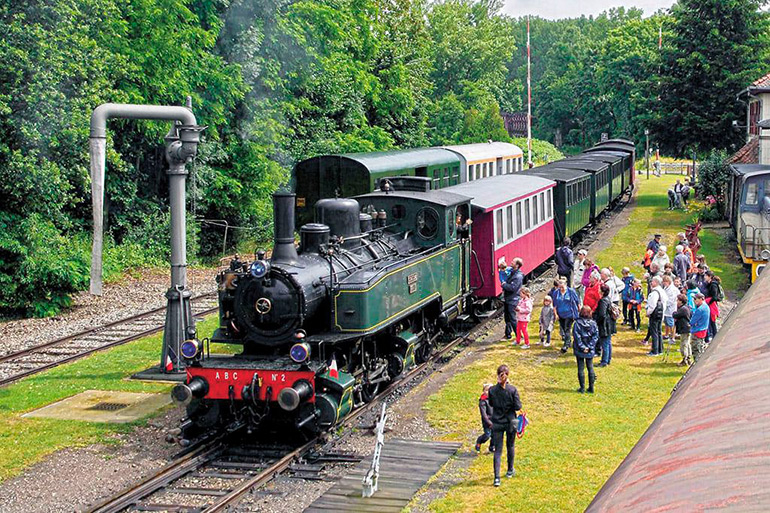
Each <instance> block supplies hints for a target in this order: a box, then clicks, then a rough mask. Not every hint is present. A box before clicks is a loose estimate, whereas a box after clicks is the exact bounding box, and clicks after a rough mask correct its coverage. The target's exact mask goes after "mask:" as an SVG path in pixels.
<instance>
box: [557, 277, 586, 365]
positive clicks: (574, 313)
mask: <svg viewBox="0 0 770 513" xmlns="http://www.w3.org/2000/svg"><path fill="white" fill-rule="evenodd" d="M553 308H554V310H556V315H558V316H559V332H560V333H561V339H562V346H561V352H562V353H566V352H567V350H568V349H569V348H570V346H571V345H572V325H573V324H574V322H575V319H577V318H578V314H579V313H580V297H578V294H577V292H575V289H572V288H569V287H568V286H567V280H565V279H564V278H562V279H561V280H559V290H558V292H556V294H555V297H554V298H553Z"/></svg>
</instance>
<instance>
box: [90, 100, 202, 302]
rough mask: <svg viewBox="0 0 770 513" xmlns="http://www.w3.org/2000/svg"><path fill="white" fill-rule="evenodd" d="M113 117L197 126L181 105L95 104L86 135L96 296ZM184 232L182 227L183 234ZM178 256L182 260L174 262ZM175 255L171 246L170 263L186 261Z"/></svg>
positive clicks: (172, 129) (93, 287)
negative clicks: (108, 144)
mask: <svg viewBox="0 0 770 513" xmlns="http://www.w3.org/2000/svg"><path fill="white" fill-rule="evenodd" d="M188 103H189V100H188ZM115 118H120V119H154V120H168V121H174V122H176V121H178V122H180V123H181V124H183V125H190V126H193V125H197V121H196V119H195V115H194V114H193V113H192V111H191V110H190V109H189V108H186V107H181V106H166V105H131V104H120V103H103V104H102V105H99V106H98V107H96V108H95V109H94V112H93V114H91V136H90V138H89V145H90V151H91V201H92V204H93V211H94V212H93V214H94V216H93V217H94V236H93V247H92V252H91V286H90V291H91V294H93V295H96V296H101V295H102V244H103V229H104V224H103V215H104V214H103V212H104V167H105V163H106V146H107V144H106V143H107V120H108V119H115ZM173 132H174V127H173V126H172V127H171V130H170V131H169V135H173ZM183 193H184V189H183ZM182 201H183V203H182V205H183V206H184V199H183V200H182ZM173 203H174V201H173V200H172V217H173V215H174V212H173V210H174V209H173ZM182 223H184V212H182ZM172 224H173V223H172ZM183 227H184V225H183ZM172 231H173V230H172ZM184 233H185V232H184V229H183V230H182V234H184ZM172 237H173V235H172ZM182 250H183V251H184V246H182ZM180 256H181V261H176V262H175V260H178V259H179V257H180ZM174 257H175V255H174V254H173V248H172V256H171V265H172V266H173V265H175V264H180V263H183V262H184V260H185V257H184V256H183V255H176V257H177V259H175V258H174Z"/></svg>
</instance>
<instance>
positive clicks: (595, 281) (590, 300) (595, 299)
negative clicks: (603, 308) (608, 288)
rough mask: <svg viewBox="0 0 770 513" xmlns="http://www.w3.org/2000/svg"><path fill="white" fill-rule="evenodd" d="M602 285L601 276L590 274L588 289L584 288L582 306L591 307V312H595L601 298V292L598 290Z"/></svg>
mask: <svg viewBox="0 0 770 513" xmlns="http://www.w3.org/2000/svg"><path fill="white" fill-rule="evenodd" d="M601 285H602V280H601V275H600V274H599V273H598V272H596V273H594V274H591V277H590V278H589V281H588V287H586V295H585V297H584V298H583V304H584V305H586V306H590V307H591V311H592V312H593V311H594V310H596V306H597V305H598V304H599V300H600V299H601V298H602V291H601V289H600V287H601Z"/></svg>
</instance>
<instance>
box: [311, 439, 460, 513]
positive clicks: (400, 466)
mask: <svg viewBox="0 0 770 513" xmlns="http://www.w3.org/2000/svg"><path fill="white" fill-rule="evenodd" d="M460 446H461V444H459V443H450V442H425V441H420V440H401V439H393V440H386V441H385V445H384V446H383V448H382V457H381V459H380V479H379V489H378V490H377V492H376V493H375V494H374V495H373V496H372V497H368V498H363V497H361V490H362V486H361V481H362V480H363V478H364V476H365V475H366V473H367V471H368V470H369V468H370V467H371V464H372V459H371V458H367V459H365V460H364V461H362V462H361V463H359V464H358V465H356V467H355V469H353V471H352V472H350V473H348V474H347V475H346V476H345V477H343V478H342V479H341V480H340V481H339V482H338V483H337V484H335V485H334V486H332V487H331V488H329V490H327V491H326V493H325V494H324V495H322V496H321V497H319V498H318V499H317V500H316V501H315V502H314V503H312V504H311V505H310V506H308V507H307V509H305V512H306V513H307V512H310V513H328V512H330V511H339V512H344V511H355V512H358V513H361V512H372V513H375V512H376V513H380V512H382V513H386V512H393V513H398V512H400V511H401V510H402V509H404V507H405V506H406V505H407V504H408V503H409V501H410V500H412V497H414V494H415V493H417V490H419V489H420V488H422V487H423V486H424V485H425V483H427V482H428V480H429V479H430V478H431V477H433V476H434V475H435V474H436V472H438V471H439V469H440V468H441V467H442V466H444V464H445V463H446V462H447V460H449V458H450V457H451V456H452V455H453V454H454V453H455V452H457V449H459V448H460Z"/></svg>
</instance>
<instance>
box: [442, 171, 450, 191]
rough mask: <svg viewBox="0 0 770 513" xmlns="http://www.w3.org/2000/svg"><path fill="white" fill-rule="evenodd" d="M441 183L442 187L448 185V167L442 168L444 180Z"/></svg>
mask: <svg viewBox="0 0 770 513" xmlns="http://www.w3.org/2000/svg"><path fill="white" fill-rule="evenodd" d="M443 183H444V187H449V168H448V167H445V168H444V180H443Z"/></svg>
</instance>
